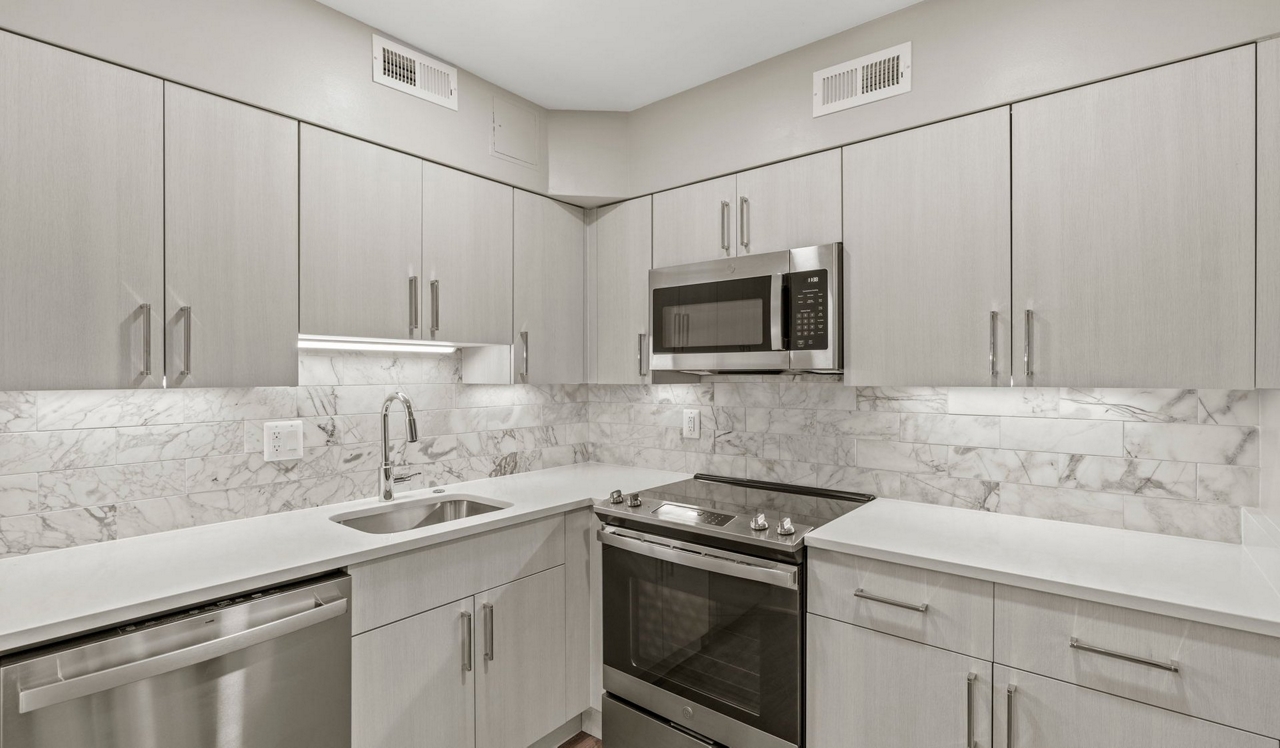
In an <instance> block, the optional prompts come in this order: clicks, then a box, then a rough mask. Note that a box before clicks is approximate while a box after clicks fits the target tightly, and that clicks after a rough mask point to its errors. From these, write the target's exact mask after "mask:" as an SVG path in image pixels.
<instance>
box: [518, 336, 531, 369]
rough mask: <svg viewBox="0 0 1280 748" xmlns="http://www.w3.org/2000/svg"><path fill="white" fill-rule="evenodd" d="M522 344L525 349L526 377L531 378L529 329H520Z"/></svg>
mask: <svg viewBox="0 0 1280 748" xmlns="http://www.w3.org/2000/svg"><path fill="white" fill-rule="evenodd" d="M520 346H521V348H523V349H524V378H525V379H528V378H529V331H528V330H521V331H520Z"/></svg>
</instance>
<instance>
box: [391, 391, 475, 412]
mask: <svg viewBox="0 0 1280 748" xmlns="http://www.w3.org/2000/svg"><path fill="white" fill-rule="evenodd" d="M460 387H462V385H457V384H389V385H386V386H385V388H384V391H383V397H384V398H385V397H389V396H391V395H394V394H396V393H397V392H403V393H404V394H405V395H407V396H408V397H409V399H410V400H412V401H413V409H414V410H445V409H447V408H461V407H463V406H461V405H458V404H457V401H458V389H459V388H460ZM391 408H392V410H399V409H400V406H399V405H394V404H393V405H392V406H391ZM375 410H376V411H377V412H381V410H382V403H381V402H379V403H378V407H377V408H376V409H375Z"/></svg>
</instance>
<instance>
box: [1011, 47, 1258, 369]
mask: <svg viewBox="0 0 1280 748" xmlns="http://www.w3.org/2000/svg"><path fill="white" fill-rule="evenodd" d="M1254 154H1255V148H1254V48H1253V47H1241V48H1238V49H1233V50H1228V51H1226V52H1220V53H1218V54H1214V55H1209V56H1207V57H1200V58H1197V59H1194V60H1189V61H1187V62H1181V63H1177V64H1175V65H1167V66H1165V67H1161V68H1156V69H1154V70H1149V71H1146V72H1142V73H1136V74H1134V75H1128V76H1124V77H1122V78H1116V79H1113V80H1109V81H1104V82H1102V83H1097V84H1094V85H1091V86H1084V87H1082V88H1077V89H1073V90H1070V91H1065V92H1062V93H1058V94H1054V95H1051V96H1044V97H1042V98H1038V99H1033V100H1031V101H1028V102H1026V103H1023V104H1015V105H1014V107H1013V184H1014V185H1015V193H1014V199H1013V302H1014V346H1015V350H1018V351H1019V352H1020V353H1021V351H1022V350H1023V348H1022V347H1021V346H1022V345H1023V343H1024V340H1025V338H1024V336H1025V334H1026V327H1027V325H1026V322H1025V319H1026V316H1025V314H1024V312H1025V311H1027V310H1030V311H1031V312H1032V313H1033V314H1034V317H1033V319H1032V321H1031V334H1030V346H1029V347H1030V351H1029V353H1030V363H1029V367H1023V366H1018V367H1016V368H1017V372H1016V373H1017V377H1016V381H1017V383H1018V384H1029V385H1036V386H1055V387H1056V386H1059V385H1061V386H1072V387H1205V388H1221V389H1249V388H1252V387H1253V386H1254V167H1255V163H1254ZM1026 368H1029V370H1030V376H1027V375H1026V373H1025V372H1024V369H1026Z"/></svg>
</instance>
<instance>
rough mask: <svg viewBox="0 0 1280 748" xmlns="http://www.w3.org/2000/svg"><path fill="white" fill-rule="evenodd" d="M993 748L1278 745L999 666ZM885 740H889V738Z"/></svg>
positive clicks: (1256, 747) (1252, 747)
mask: <svg viewBox="0 0 1280 748" xmlns="http://www.w3.org/2000/svg"><path fill="white" fill-rule="evenodd" d="M995 697H996V699H995V702H996V703H995V710H994V712H993V713H994V718H995V719H994V722H995V736H994V737H995V743H994V745H995V748H1210V747H1211V748H1276V745H1277V743H1276V741H1274V740H1271V739H1269V738H1264V737H1262V736H1260V735H1254V734H1253V733H1249V732H1243V731H1241V730H1236V729H1233V728H1230V727H1224V726H1222V725H1219V724H1216V723H1213V722H1206V721H1204V720H1200V719H1196V718H1194V717H1188V716H1186V715H1184V714H1178V713H1177V712H1171V711H1168V710H1165V709H1160V708H1159V707H1154V706H1148V705H1146V704H1139V703H1138V702H1136V701H1129V700H1128V699H1122V698H1120V697H1118V696H1111V695H1110V694H1105V693H1100V692H1098V691H1093V690H1090V689H1088V688H1081V687H1080V686H1074V685H1071V684H1070V683H1063V682H1061V681H1057V680H1052V679H1050V678H1045V677H1042V676H1039V675H1032V674H1031V673H1024V672H1022V671H1020V670H1013V669H1010V668H1007V667H1004V666H1003V665H996V667H995ZM885 745H888V744H887V743H886V744H885Z"/></svg>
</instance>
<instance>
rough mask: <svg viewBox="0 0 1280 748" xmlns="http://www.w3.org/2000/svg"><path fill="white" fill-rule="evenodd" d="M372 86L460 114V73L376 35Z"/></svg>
mask: <svg viewBox="0 0 1280 748" xmlns="http://www.w3.org/2000/svg"><path fill="white" fill-rule="evenodd" d="M373 82H374V83H380V84H382V85H384V86H387V87H389V88H394V89H396V90H397V91H402V92H404V93H407V94H409V95H411V96H417V97H418V98H419V99H422V100H424V101H430V102H431V103H433V104H439V105H440V106H442V107H447V108H449V109H452V110H454V111H455V112H456V111H458V69H457V68H455V67H453V66H452V65H446V64H444V63H443V62H441V61H439V60H437V59H435V58H432V57H428V56H427V55H424V54H422V53H421V52H418V51H417V50H414V49H410V48H408V47H405V46H403V45H400V44H396V43H395V42H393V41H390V40H389V39H384V38H382V37H380V36H378V35H377V34H374V35H373Z"/></svg>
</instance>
